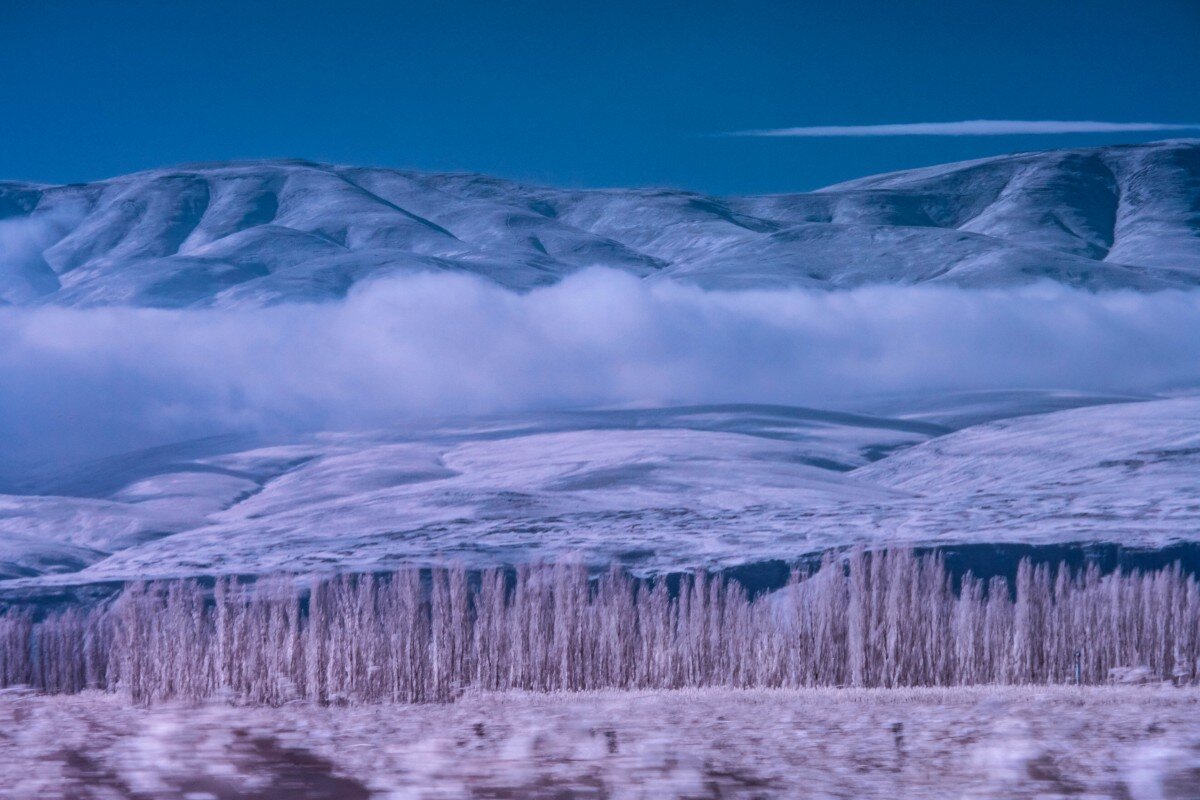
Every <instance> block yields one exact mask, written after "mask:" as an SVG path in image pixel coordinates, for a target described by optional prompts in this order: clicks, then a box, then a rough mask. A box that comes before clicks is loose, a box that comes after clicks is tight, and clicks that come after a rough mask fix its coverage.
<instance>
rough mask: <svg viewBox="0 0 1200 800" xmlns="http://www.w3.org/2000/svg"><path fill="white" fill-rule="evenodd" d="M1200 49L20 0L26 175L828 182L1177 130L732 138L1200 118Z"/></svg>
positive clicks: (537, 5) (932, 30) (880, 16)
mask: <svg viewBox="0 0 1200 800" xmlns="http://www.w3.org/2000/svg"><path fill="white" fill-rule="evenodd" d="M1198 43H1200V2H1196V0H1139V2H1133V1H1132V0H1124V1H1122V2H1111V1H1110V0H1090V2H1054V1H1053V0H1042V1H1041V2H1026V1H1025V0H1006V1H1005V2H967V0H963V1H962V2H921V1H920V0H907V1H906V2H900V1H899V0H891V1H890V2H861V1H860V0H830V2H825V3H819V4H818V3H810V2H797V1H793V2H783V1H782V0H781V1H780V2H722V3H709V2H702V1H696V2H678V3H671V2H651V1H650V0H643V2H622V0H607V2H594V3H592V2H587V3H585V2H566V1H561V0H560V2H499V1H497V2H488V3H482V2H481V3H461V2H434V3H428V4H415V3H406V2H387V3H385V2H378V3H369V2H354V0H343V1H342V2H339V3H320V4H317V3H306V2H303V0H292V1H291V2H250V0H242V2H228V3H227V2H223V0H210V1H209V2H203V3H183V2H165V1H164V2H139V1H138V0H121V1H120V2H109V1H108V0H87V2H68V1H67V0H58V1H57V2H21V1H20V0H0V63H2V64H3V70H4V77H3V78H2V79H0V178H19V179H30V180H42V181H56V182H69V181H83V180H89V179H95V178H100V177H105V176H109V175H114V174H119V173H123V172H129V171H133V170H136V169H142V168H148V167H154V166H161V165H165V164H171V163H175V162H180V161H197V160H217V159H229V158H253V157H276V156H298V157H305V158H312V159H317V160H331V161H338V162H345V163H358V164H374V165H385V166H397V167H412V168H420V169H438V170H440V169H454V170H464V169H465V170H476V171H480V172H488V173H493V174H498V175H503V176H506V177H512V178H519V179H525V180H531V181H538V182H544V183H550V184H556V185H574V186H605V185H647V184H656V185H673V186H684V187H688V188H694V189H700V190H705V191H711V192H721V193H735V192H761V191H785V190H798V189H807V188H815V187H817V186H821V185H824V184H828V183H832V182H834V181H837V180H842V179H846V178H851V177H856V176H859V175H864V174H869V173H872V172H880V171H885V170H889V169H899V168H904V167H910V166H916V165H921V164H929V163H937V162H942V161H949V160H957V159H963V158H972V157H977V156H983V155H990V154H994V153H1002V152H1010V151H1015V150H1029V149H1042V148H1050V147H1063V146H1071V145H1084V144H1102V143H1106V142H1118V141H1148V140H1151V139H1158V138H1168V137H1169V136H1171V135H1173V134H1155V133H1141V134H1111V133H1110V134H1102V135H1096V134H1089V135H1051V136H997V137H956V138H949V137H936V138H933V137H930V138H926V137H902V138H873V139H859V138H841V139H797V138H773V139H758V138H722V137H714V136H710V135H708V134H712V133H718V132H722V131H733V130H741V129H747V128H780V127H792V126H806V125H855V124H873V123H901V122H926V121H949V120H961V119H978V118H987V119H1033V120H1037V119H1062V120H1112V121H1156V122H1187V123H1192V122H1198V121H1200V44H1198ZM1193 135H1200V133H1198V134H1193Z"/></svg>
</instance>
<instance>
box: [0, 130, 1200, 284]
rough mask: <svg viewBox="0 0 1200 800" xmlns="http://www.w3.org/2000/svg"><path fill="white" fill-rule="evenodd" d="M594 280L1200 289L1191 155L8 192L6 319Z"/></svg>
mask: <svg viewBox="0 0 1200 800" xmlns="http://www.w3.org/2000/svg"><path fill="white" fill-rule="evenodd" d="M590 266H606V267H610V268H616V269H621V270H625V271H628V272H630V273H633V274H635V275H638V276H642V277H645V278H648V279H679V280H684V281H689V282H693V283H696V284H699V285H701V286H705V287H714V288H746V287H779V286H802V287H817V288H835V287H847V286H857V285H863V284H870V283H900V284H915V283H923V282H937V283H950V284H955V285H960V286H1009V285H1014V284H1021V283H1028V282H1031V281H1034V280H1037V279H1051V280H1055V281H1060V282H1062V283H1066V284H1070V285H1074V286H1083V287H1088V288H1115V287H1128V288H1135V289H1143V290H1151V289H1157V288H1164V287H1178V286H1195V285H1200V140H1179V141H1170V142H1160V143H1154V144H1147V145H1136V146H1122V147H1106V148H1094V149H1080V150H1059V151H1049V152H1043V153H1029V154H1021V155H1012V156H1001V157H997V158H990V159H985V160H982V161H975V162H968V163H962V164H951V165H947V166H941V167H934V168H927V169H918V170H911V171H908V172H900V173H895V174H891V175H883V176H878V177H873V178H865V179H862V180H858V181H854V182H851V183H846V184H841V185H838V186H833V187H830V188H828V189H824V190H821V191H817V192H810V193H805V194H789V195H774V196H763V197H730V198H718V197H709V196H704V195H700V194H695V193H691V192H684V191H675V190H652V189H633V190H593V191H582V190H581V191H572V190H559V189H549V188H541V187H532V186H525V185H521V184H517V183H513V182H510V181H505V180H500V179H496V178H489V177H485V176H481V175H470V174H423V173H416V172H406V171H399V170H390V169H364V168H355V167H343V166H331V165H324V164H314V163H309V162H304V161H264V162H247V163H229V164H205V165H194V166H181V167H176V168H171V169H161V170H153V171H149V172H142V173H137V174H133V175H128V176H124V177H120V178H113V179H111V180H106V181H100V182H97V183H91V184H80V185H69V186H43V185H35V184H26V183H12V182H10V183H0V303H8V304H14V305H32V304H61V305H72V306H94V305H114V304H126V305H145V306H163V307H177V306H213V305H216V306H239V305H251V306H253V305H262V304H272V303H279V302H286V301H296V300H303V301H308V300H323V299H329V298H336V297H340V296H342V295H344V294H345V293H346V292H347V291H348V290H349V289H350V288H351V287H352V286H354V285H355V284H358V283H360V282H362V281H365V280H368V279H370V278H375V277H380V276H384V275H389V274H395V273H397V272H401V271H406V270H414V269H417V270H446V271H456V272H468V273H474V274H477V275H481V276H484V277H486V278H488V279H491V280H494V281H496V282H497V283H499V284H501V285H503V286H506V287H511V288H515V289H528V288H531V287H535V286H539V285H545V284H549V283H553V282H555V281H557V280H559V279H560V278H561V277H562V276H564V275H565V274H568V273H570V272H573V271H576V270H579V269H582V268H585V267H590Z"/></svg>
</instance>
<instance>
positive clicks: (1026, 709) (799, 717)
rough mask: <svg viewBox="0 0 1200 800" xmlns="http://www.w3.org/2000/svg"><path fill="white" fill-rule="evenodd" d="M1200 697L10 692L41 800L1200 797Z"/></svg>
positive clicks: (24, 762)
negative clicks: (178, 696)
mask: <svg viewBox="0 0 1200 800" xmlns="http://www.w3.org/2000/svg"><path fill="white" fill-rule="evenodd" d="M1198 712H1200V691H1196V690H1182V689H1160V688H1150V687H1125V688H1116V687H1110V688H1092V689H1083V690H1080V689H1071V688H1054V689H1045V688H1040V689H957V690H939V689H927V690H895V691H888V690H876V691H857V690H811V691H797V692H784V691H775V692H770V691H734V690H709V691H686V692H685V691H681V692H665V693H601V694H584V695H490V696H489V695H478V696H470V697H467V698H466V699H464V700H462V701H461V702H459V703H457V704H455V705H452V706H372V707H352V708H314V707H309V706H288V707H283V708H279V709H245V708H231V707H223V706H211V707H204V708H199V709H194V708H174V707H157V708H153V709H150V710H145V709H134V708H131V707H129V706H128V705H126V704H125V703H124V702H122V701H121V700H120V699H118V698H117V697H115V696H107V695H82V696H72V697H38V696H32V695H24V694H20V693H11V692H10V693H7V694H5V695H3V696H0V787H4V789H3V790H0V794H3V796H4V797H8V798H13V800H27V799H30V798H65V797H71V798H80V799H81V800H82V799H83V798H180V799H182V798H190V799H191V800H199V799H200V798H219V799H220V800H233V799H234V798H261V799H262V800H274V799H275V798H278V799H280V800H282V798H339V800H353V799H354V798H366V797H394V798H456V799H457V798H607V797H611V798H627V797H628V798H635V797H636V798H672V797H681V798H682V797H688V798H774V797H792V798H834V797H837V798H884V797H886V798H891V799H892V800H895V799H896V798H906V799H913V800H915V799H916V798H947V797H963V798H997V799H999V798H1004V799H1005V800H1017V799H1018V798H1034V797H1037V798H1060V797H1074V798H1122V800H1152V799H1153V800H1159V799H1160V798H1161V799H1164V800H1165V799H1167V798H1169V799H1170V800H1184V799H1185V798H1196V797H1200V713H1198Z"/></svg>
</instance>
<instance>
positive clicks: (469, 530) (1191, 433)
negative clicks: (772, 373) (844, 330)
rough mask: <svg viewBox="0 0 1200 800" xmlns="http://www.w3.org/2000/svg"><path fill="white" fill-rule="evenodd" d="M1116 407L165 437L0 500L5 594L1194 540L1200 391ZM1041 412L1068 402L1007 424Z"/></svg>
mask: <svg viewBox="0 0 1200 800" xmlns="http://www.w3.org/2000/svg"><path fill="white" fill-rule="evenodd" d="M1114 399H1115V398H1103V397H1091V396H1087V395H1079V396H1074V397H1071V396H1064V397H1055V396H1053V395H1048V394H1046V393H1026V394H1025V395H1020V394H1018V395H1016V396H1015V397H1014V396H1008V395H1002V396H1000V397H998V398H997V397H993V398H990V399H989V398H988V397H987V396H968V397H965V398H960V399H959V402H957V403H955V402H951V400H949V399H947V400H946V401H944V402H943V404H942V405H941V406H940V407H938V406H930V405H928V404H927V403H926V404H918V405H916V406H915V407H913V408H912V409H910V410H907V411H906V410H905V409H904V408H903V404H902V403H900V404H899V405H897V403H899V401H894V402H893V405H892V407H891V408H888V409H886V410H887V411H888V414H889V415H888V416H884V415H882V414H880V415H872V416H867V415H854V414H844V413H843V414H838V413H833V412H823V411H813V410H806V409H796V408H787V407H773V406H705V407H693V408H676V409H656V410H627V411H602V412H576V413H567V412H563V413H559V414H544V415H529V416H525V417H518V418H511V419H505V420H488V421H482V422H480V421H475V422H471V423H464V424H462V425H443V426H441V427H435V428H432V429H430V430H427V431H422V432H416V433H414V432H411V431H410V432H397V431H391V432H388V431H384V432H376V433H369V434H325V435H317V436H310V437H305V438H303V439H298V440H296V441H294V442H292V443H290V444H275V445H270V446H253V445H247V444H246V443H242V442H237V441H233V442H230V441H226V440H214V441H210V442H200V443H192V444H188V445H181V446H178V447H167V448H159V449H158V450H155V451H147V452H144V453H138V454H133V455H131V456H129V457H125V458H120V459H113V460H110V461H107V462H101V463H99V464H90V465H85V466H84V467H82V468H80V469H78V470H74V471H73V470H65V471H61V472H58V473H54V474H51V475H47V476H42V477H41V478H40V479H37V480H35V481H34V482H33V483H31V484H30V485H28V486H26V487H25V488H23V489H21V488H13V489H10V491H11V492H12V493H10V494H8V495H0V576H7V577H9V578H11V580H6V581H2V582H0V586H2V588H4V589H5V590H8V591H14V590H15V591H24V590H28V589H32V588H35V587H37V586H47V585H56V584H82V583H90V582H96V581H105V580H121V579H129V578H135V577H147V576H163V577H168V576H178V575H194V574H212V573H255V572H260V573H261V572H274V571H281V570H284V571H321V570H326V569H331V568H349V569H388V568H394V567H396V566H399V565H403V564H411V563H444V562H445V561H446V560H447V559H453V560H462V561H464V562H466V563H468V564H475V565H494V564H497V563H512V562H514V561H519V560H524V559H530V558H545V559H554V558H561V557H563V556H565V555H569V554H570V555H582V556H583V557H585V558H587V559H589V560H591V561H593V562H594V563H597V564H605V563H609V562H611V561H619V562H623V563H626V564H628V565H630V566H632V567H634V568H635V569H638V570H649V571H653V570H657V569H675V568H681V567H683V568H691V567H694V566H696V565H729V564H735V563H744V562H746V561H756V560H765V559H771V558H778V559H784V560H794V559H796V558H797V557H798V556H801V555H804V554H806V553H812V552H815V551H819V550H821V549H824V548H828V547H839V546H846V545H848V544H852V543H858V542H863V543H868V544H874V543H880V542H886V543H887V544H889V545H892V546H895V545H898V544H918V545H920V544H959V543H967V542H981V541H982V542H993V543H1026V544H1062V543H1066V542H1079V541H1099V542H1115V543H1120V544H1122V545H1124V546H1130V547H1139V546H1140V547H1156V546H1162V545H1166V544H1170V543H1172V542H1178V541H1194V539H1195V536H1196V532H1197V530H1200V501H1197V499H1196V498H1197V497H1200V399H1197V398H1195V397H1181V398H1175V399H1157V400H1148V401H1143V402H1131V403H1130V402H1113V400H1114ZM1089 403H1101V404H1099V405H1090V406H1089V405H1088V404H1089ZM1023 404H1024V406H1023ZM1071 405H1076V406H1082V407H1076V408H1071V407H1070V406H1071ZM1048 407H1049V408H1051V409H1053V408H1055V407H1059V408H1063V407H1065V409H1064V410H1058V411H1052V412H1051V413H1042V414H1036V413H1035V414H1030V415H1026V416H1014V414H1019V413H1021V412H1022V411H1023V410H1025V409H1029V410H1032V411H1043V410H1046V409H1047V408H1048ZM981 418H983V419H988V418H991V419H992V420H994V421H991V422H983V423H981V424H976V423H978V421H979V419H981ZM963 424H967V427H964V428H962V429H961V430H958V431H954V430H953V428H954V427H955V426H958V425H963Z"/></svg>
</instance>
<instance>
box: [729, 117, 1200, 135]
mask: <svg viewBox="0 0 1200 800" xmlns="http://www.w3.org/2000/svg"><path fill="white" fill-rule="evenodd" d="M1194 130H1200V123H1194V124H1177V123H1170V122H1095V121H1091V120H1020V119H970V120H963V121H961V122H905V123H898V124H894V125H818V126H812V127H805V128H770V129H766V130H751V131H735V132H733V133H730V134H728V135H729V136H805V137H829V136H1007V135H1013V134H1022V135H1024V134H1055V133H1132V132H1139V131H1194Z"/></svg>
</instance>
